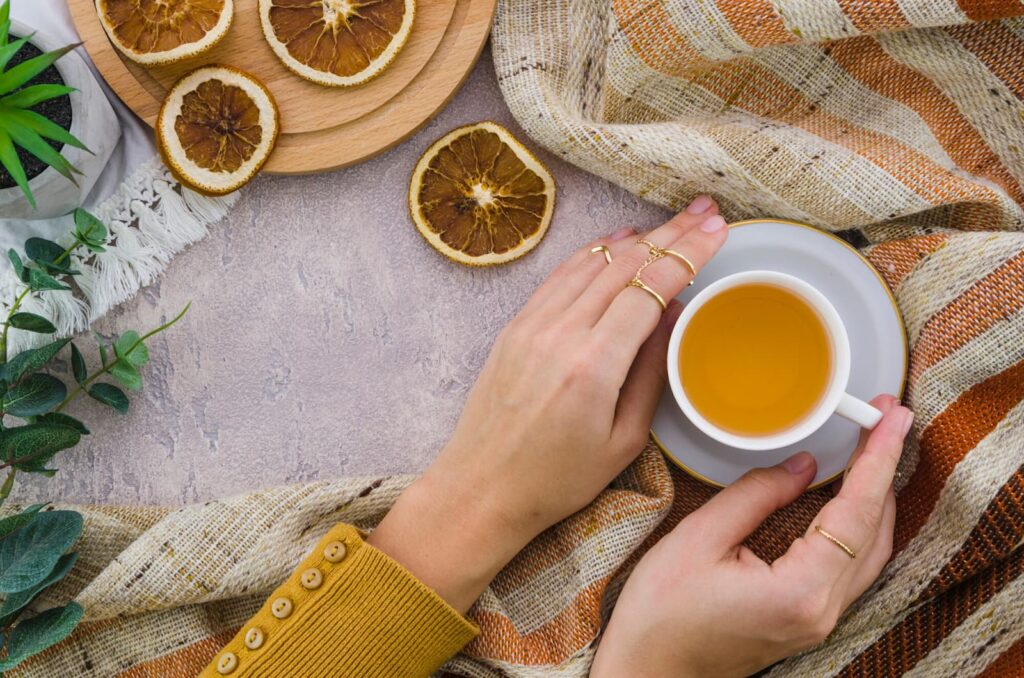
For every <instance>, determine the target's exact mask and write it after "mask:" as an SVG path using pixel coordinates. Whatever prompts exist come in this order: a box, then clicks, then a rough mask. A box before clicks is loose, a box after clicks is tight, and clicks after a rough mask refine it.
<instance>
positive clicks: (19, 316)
mask: <svg viewBox="0 0 1024 678" xmlns="http://www.w3.org/2000/svg"><path fill="white" fill-rule="evenodd" d="M7 322H9V323H10V324H11V327H16V328H18V329H19V330H25V331H27V332H36V333H38V334H53V333H54V332H56V331H57V328H56V327H54V326H53V323H51V322H50V321H49V320H47V319H46V318H44V317H42V316H40V315H36V314H35V313H25V312H24V311H21V312H19V313H15V314H14V315H12V316H11V317H9V318H8V319H7Z"/></svg>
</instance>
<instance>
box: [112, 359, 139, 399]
mask: <svg viewBox="0 0 1024 678" xmlns="http://www.w3.org/2000/svg"><path fill="white" fill-rule="evenodd" d="M110 376H112V377H114V379H117V380H118V381H119V382H120V383H121V385H122V386H124V387H125V388H127V389H128V390H130V391H138V390H139V389H140V388H142V376H141V375H140V374H139V371H138V370H136V369H135V368H134V367H133V366H132V365H131V364H130V363H128V362H126V361H125V360H124V359H123V358H118V360H117V362H116V363H114V366H113V367H111V368H110Z"/></svg>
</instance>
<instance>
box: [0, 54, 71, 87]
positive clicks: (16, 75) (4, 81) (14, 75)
mask: <svg viewBox="0 0 1024 678" xmlns="http://www.w3.org/2000/svg"><path fill="white" fill-rule="evenodd" d="M75 47H77V45H65V46H64V47H61V48H60V49H55V50H53V51H52V52H46V53H44V54H40V55H39V56H37V57H33V58H31V59H28V60H27V61H22V62H21V63H20V64H18V65H17V66H15V67H14V68H12V69H10V70H8V71H6V72H4V73H2V74H0V94H6V93H7V92H11V91H13V90H15V89H17V88H19V87H21V86H22V85H24V84H25V83H26V82H28V81H29V80H31V79H32V78H34V77H36V76H37V75H39V74H40V73H42V72H43V71H44V70H46V69H47V68H48V67H49V66H51V65H52V64H53V62H55V61H56V60H57V59H59V58H61V57H62V56H64V55H65V54H67V53H68V52H70V51H71V50H73V49H74V48H75Z"/></svg>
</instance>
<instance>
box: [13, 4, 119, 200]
mask: <svg viewBox="0 0 1024 678" xmlns="http://www.w3.org/2000/svg"><path fill="white" fill-rule="evenodd" d="M10 32H11V33H12V34H14V35H17V36H19V37H20V36H26V35H32V33H33V32H35V35H33V36H32V39H31V40H30V42H32V43H33V44H34V45H35V46H36V47H38V48H39V49H40V50H42V51H43V52H49V51H52V50H55V49H59V48H61V47H63V46H64V43H62V42H60V41H59V40H56V39H54V38H52V37H50V36H48V35H46V34H45V33H40V32H37V31H35V29H33V28H32V27H31V26H26V25H25V24H23V23H21V22H20V21H13V20H12V21H11V31H10ZM54 65H55V66H56V67H57V70H58V71H59V72H60V76H61V78H63V79H64V84H66V85H68V86H70V87H74V88H75V89H76V90H77V91H75V92H72V93H71V94H70V95H68V96H69V97H70V99H71V130H70V132H71V134H73V135H74V136H75V137H76V138H77V139H79V140H81V141H82V143H83V144H85V145H86V146H87V147H88V148H89V150H90V151H92V153H89V152H88V151H83V150H82V149H80V148H75V147H73V146H69V145H67V144H65V145H64V147H63V148H62V149H61V155H63V156H64V157H65V158H67V160H68V162H70V163H71V165H72V166H73V167H75V168H76V169H78V170H79V171H80V172H81V174H76V175H75V181H76V182H77V185H75V183H73V182H71V181H68V180H67V179H66V178H65V177H63V176H61V175H60V174H59V173H58V172H57V170H55V169H53V168H52V167H47V168H46V169H45V170H43V171H42V172H41V173H40V174H39V175H37V176H36V177H34V178H33V179H31V180H30V181H29V182H28V185H29V188H30V189H32V195H33V196H35V200H36V205H37V207H38V209H33V208H32V206H31V205H30V204H29V202H28V198H26V197H25V194H24V193H22V191H21V188H19V187H18V186H12V187H11V188H4V189H0V218H6V219H49V218H50V217H56V216H60V215H62V214H67V213H68V212H70V211H71V210H73V209H75V208H76V207H78V206H80V205H81V204H82V201H83V200H84V199H85V196H86V195H88V194H89V191H90V190H92V187H93V185H94V184H95V183H96V180H97V179H98V178H99V176H100V173H101V172H102V171H103V168H104V167H105V166H106V164H107V160H109V159H110V154H111V153H113V151H114V147H115V146H116V145H117V140H118V139H119V138H120V136H121V125H120V123H119V122H118V121H117V115H116V114H115V113H114V109H113V108H111V106H110V102H108V101H107V97H106V96H105V95H104V94H103V89H102V88H101V87H100V85H99V83H98V82H96V78H94V77H93V74H92V71H90V70H89V67H88V66H87V65H86V63H85V61H84V60H83V59H82V57H80V56H79V55H78V54H77V53H75V52H68V53H67V54H65V55H64V56H62V57H61V58H60V59H58V60H57V61H56V63H55V64H54Z"/></svg>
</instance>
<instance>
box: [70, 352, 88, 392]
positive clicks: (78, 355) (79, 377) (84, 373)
mask: <svg viewBox="0 0 1024 678" xmlns="http://www.w3.org/2000/svg"><path fill="white" fill-rule="evenodd" d="M71 371H72V372H73V373H74V375H75V381H77V382H78V383H79V384H81V383H82V382H84V381H85V380H86V379H87V378H88V376H89V371H88V370H87V369H86V368H85V358H83V357H82V352H81V351H79V350H78V347H77V346H75V345H74V343H72V344H71Z"/></svg>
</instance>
